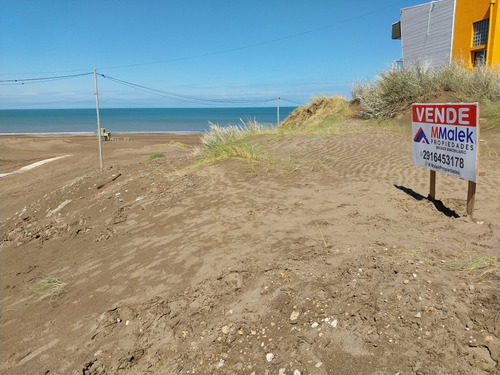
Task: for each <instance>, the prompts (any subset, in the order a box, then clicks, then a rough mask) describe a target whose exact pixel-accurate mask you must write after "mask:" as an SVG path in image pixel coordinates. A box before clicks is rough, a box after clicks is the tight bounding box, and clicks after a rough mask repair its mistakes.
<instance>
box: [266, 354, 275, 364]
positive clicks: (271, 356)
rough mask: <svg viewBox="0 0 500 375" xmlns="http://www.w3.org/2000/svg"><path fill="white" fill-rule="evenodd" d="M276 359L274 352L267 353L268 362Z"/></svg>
mask: <svg viewBox="0 0 500 375" xmlns="http://www.w3.org/2000/svg"><path fill="white" fill-rule="evenodd" d="M273 359H274V354H273V353H267V354H266V360H267V362H271V361H272V360H273Z"/></svg>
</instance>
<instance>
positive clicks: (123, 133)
mask: <svg viewBox="0 0 500 375" xmlns="http://www.w3.org/2000/svg"><path fill="white" fill-rule="evenodd" d="M204 133H205V132H201V131H133V132H114V133H111V135H113V134H120V135H128V134H131V135H132V134H146V135H147V134H204ZM62 135H71V136H78V135H86V136H88V135H91V136H96V135H97V133H92V132H57V133H0V137H6V136H44V137H46V136H48V137H51V136H62Z"/></svg>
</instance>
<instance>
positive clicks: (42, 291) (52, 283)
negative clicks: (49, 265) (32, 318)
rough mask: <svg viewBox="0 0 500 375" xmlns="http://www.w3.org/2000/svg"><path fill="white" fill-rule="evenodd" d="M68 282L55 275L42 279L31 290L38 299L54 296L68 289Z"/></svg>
mask: <svg viewBox="0 0 500 375" xmlns="http://www.w3.org/2000/svg"><path fill="white" fill-rule="evenodd" d="M66 285H67V284H66V283H65V282H63V281H61V280H59V279H56V278H54V277H48V278H45V279H43V280H40V281H39V282H38V283H37V284H36V285H35V286H34V287H33V288H31V292H32V293H33V294H34V295H35V296H36V297H37V301H41V300H43V299H45V298H52V297H56V296H58V295H60V294H61V293H63V292H65V291H66Z"/></svg>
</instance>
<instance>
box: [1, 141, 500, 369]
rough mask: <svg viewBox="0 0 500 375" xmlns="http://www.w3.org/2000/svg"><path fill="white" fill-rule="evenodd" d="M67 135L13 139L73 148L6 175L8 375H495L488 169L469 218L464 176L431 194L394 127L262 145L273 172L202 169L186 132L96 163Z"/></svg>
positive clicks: (55, 150)
mask: <svg viewBox="0 0 500 375" xmlns="http://www.w3.org/2000/svg"><path fill="white" fill-rule="evenodd" d="M483 137H485V139H486V140H487V139H488V135H487V134H486V135H483ZM139 138H140V139H139ZM172 140H175V141H176V142H183V143H184V144H185V145H186V147H184V148H181V147H179V145H178V144H176V145H174V144H173V143H170V142H171V141H172ZM45 141H46V142H48V143H47V144H49V145H50V147H49V146H47V147H46V148H44V147H43V146H41V144H43V142H45ZM67 141H68V140H67V139H62V138H55V139H49V138H48V139H46V140H40V139H33V140H30V139H28V140H27V139H24V140H23V142H22V144H35V145H36V146H37V147H38V150H39V151H38V152H34V151H33V152H32V153H31V154H29V159H30V161H32V160H34V159H37V158H40V159H44V158H48V157H57V156H58V155H62V154H67V153H69V150H71V153H72V154H73V155H75V156H74V157H71V158H64V159H60V160H56V161H53V162H51V163H48V164H44V165H42V166H40V167H38V168H35V169H32V170H29V171H26V172H25V173H23V174H14V175H9V176H6V177H3V178H2V179H1V180H0V183H1V184H2V189H1V191H2V202H5V201H6V200H7V202H8V203H6V204H5V206H4V207H3V208H2V232H1V234H2V245H1V253H0V256H1V264H2V274H1V288H2V296H1V300H0V303H1V306H2V321H1V334H2V346H1V348H0V350H1V356H2V363H1V366H0V370H1V372H2V373H3V374H18V373H34V374H38V373H47V372H48V373H68V374H70V373H80V374H81V373H83V374H105V373H120V374H138V373H147V372H148V371H149V372H152V373H172V374H181V373H183V374H188V373H190V374H195V373H200V374H206V373H217V374H234V373H238V374H240V373H241V374H253V373H254V374H264V373H269V374H278V373H285V374H296V373H298V372H300V373H301V374H387V373H389V374H390V373H392V374H395V373H401V374H419V373H420V374H428V373H454V374H470V373H475V374H494V373H496V372H497V370H498V354H499V350H500V332H499V329H498V311H499V308H500V301H499V297H498V295H499V294H498V290H499V288H498V277H499V274H498V263H497V262H498V261H497V259H498V248H499V246H498V245H499V243H500V209H499V208H500V207H499V205H500V192H499V190H498V179H499V176H500V165H499V163H498V159H496V158H493V157H482V158H481V162H480V170H481V176H480V180H479V181H478V189H477V197H476V208H475V213H474V217H473V218H472V217H469V216H467V215H466V195H467V191H466V187H467V183H466V182H465V181H462V180H459V179H453V178H451V177H447V176H444V175H438V184H437V199H438V200H439V201H438V202H431V201H429V200H427V199H426V198H425V197H426V196H427V194H428V178H429V172H428V171H426V170H423V169H420V168H417V167H414V166H413V165H412V162H411V143H410V140H409V139H408V137H406V136H405V135H404V134H401V133H394V132H393V133H385V132H380V131H365V132H356V133H345V134H338V135H302V136H287V137H281V138H278V137H272V136H264V137H262V138H261V139H259V140H258V142H259V145H261V146H262V147H265V148H266V149H267V150H268V151H269V152H270V153H272V154H273V155H274V156H275V161H274V162H273V161H267V162H254V161H248V160H228V161H225V162H222V163H218V164H216V165H211V166H207V167H204V168H194V169H186V168H185V167H186V166H188V165H190V163H191V162H192V160H193V156H192V149H193V147H194V146H196V145H197V144H198V143H199V137H198V136H193V135H191V136H180V138H179V137H176V138H175V139H174V138H172V136H168V135H165V136H161V137H157V136H146V135H144V136H142V137H138V139H136V140H134V136H133V135H132V141H131V142H128V143H127V142H121V143H118V142H109V143H106V144H104V147H105V160H107V163H106V167H105V168H104V170H102V171H100V170H98V168H96V165H97V163H96V161H97V158H96V156H95V155H92V156H90V154H89V150H91V149H92V147H95V145H94V144H93V143H91V142H95V141H94V140H93V139H92V140H90V139H86V138H84V137H75V138H71V139H70V141H71V142H70V143H68V142H67ZM11 142H12V145H11V146H12V147H10V148H9V147H8V145H9V140H8V139H7V140H4V142H3V143H4V145H5V146H7V147H6V148H3V149H2V152H3V155H2V157H3V158H4V160H17V159H22V157H21V155H20V154H16V153H15V149H16V147H18V145H19V144H20V143H19V141H18V140H16V139H12V140H11ZM16 142H18V143H16ZM29 142H31V143H29ZM6 150H8V151H6ZM156 152H162V153H163V154H164V155H165V157H164V158H159V159H156V160H153V161H150V162H148V161H147V158H148V156H150V155H151V154H153V153H156ZM27 155H28V154H27ZM24 159H26V160H25V161H24V163H25V164H29V163H27V161H28V160H27V159H28V157H25V158H24ZM20 162H21V161H19V163H20ZM12 163H14V162H12ZM9 168H16V167H15V166H14V165H13V164H12V165H10V166H9V165H8V163H7V165H4V166H2V172H3V173H6V172H9V171H10V169H9ZM62 204H64V205H63V206H61V205H62ZM2 205H3V204H2ZM58 208H59V209H58ZM55 209H57V210H56V211H54V210H55ZM49 212H53V214H52V215H48V213H49ZM479 260H482V261H483V262H484V263H482V264H479V263H474V262H476V261H479ZM488 262H489V263H488ZM484 264H486V265H484ZM483 266H484V267H483ZM468 268H469V269H468ZM485 272H486V273H485ZM47 277H50V278H52V279H53V280H58V281H61V282H62V283H64V285H63V286H59V287H57V286H56V285H55V284H54V285H53V287H52V289H51V290H50V289H49V290H48V291H40V285H41V281H43V280H46V279H47ZM57 288H60V290H59V289H57ZM35 290H37V292H36V293H35V292H34V291H35ZM51 291H52V292H56V291H57V293H49V292H51ZM271 354H272V355H271Z"/></svg>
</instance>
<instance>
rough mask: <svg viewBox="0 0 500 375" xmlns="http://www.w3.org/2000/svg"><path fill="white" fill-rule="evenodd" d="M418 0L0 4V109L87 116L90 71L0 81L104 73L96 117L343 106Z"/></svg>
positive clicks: (15, 0) (387, 60)
mask: <svg viewBox="0 0 500 375" xmlns="http://www.w3.org/2000/svg"><path fill="white" fill-rule="evenodd" d="M424 2H427V1H426V0H376V1H374V0H344V1H337V0H99V1H97V0H50V1H49V0H46V1H42V0H31V1H29V0H0V81H1V82H0V108H3V109H21V108H82V107H88V108H91V107H94V106H95V96H94V79H93V75H92V74H90V75H85V76H79V77H73V78H67V79H54V80H47V81H40V82H38V81H24V84H20V83H19V82H18V83H13V82H10V81H9V80H13V79H17V80H23V79H35V78H44V77H56V76H67V75H76V74H80V73H93V69H94V68H97V73H98V74H102V75H104V76H106V78H103V77H102V76H98V87H99V102H100V106H101V107H103V108H113V107H189V106H190V107H204V106H238V105H239V104H245V105H252V106H259V105H275V102H265V103H264V102H262V101H265V100H271V99H273V98H276V97H277V96H280V97H281V98H282V101H281V103H282V105H284V106H285V105H298V104H300V105H303V104H306V103H307V102H309V101H310V100H311V98H312V97H314V96H320V95H326V96H332V95H341V96H344V97H345V98H346V99H350V98H351V87H352V84H353V82H356V81H363V80H368V79H373V78H374V77H375V76H376V74H377V73H378V72H379V71H381V70H384V69H388V68H390V66H391V64H392V61H393V60H397V59H399V58H401V43H400V41H398V40H392V39H391V25H392V23H393V22H396V21H398V20H399V15H400V9H401V8H406V7H409V6H413V5H417V4H421V3H424ZM109 77H111V78H116V79H119V80H122V81H126V82H130V83H133V84H136V85H140V86H142V87H141V88H137V87H130V86H127V85H124V84H123V83H120V82H117V81H114V80H112V79H111V78H109ZM146 88H152V89H155V90H158V91H154V92H151V91H149V90H148V89H146ZM171 94H174V95H171ZM176 95H179V96H176ZM199 99H201V100H199ZM259 101H261V102H259Z"/></svg>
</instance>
